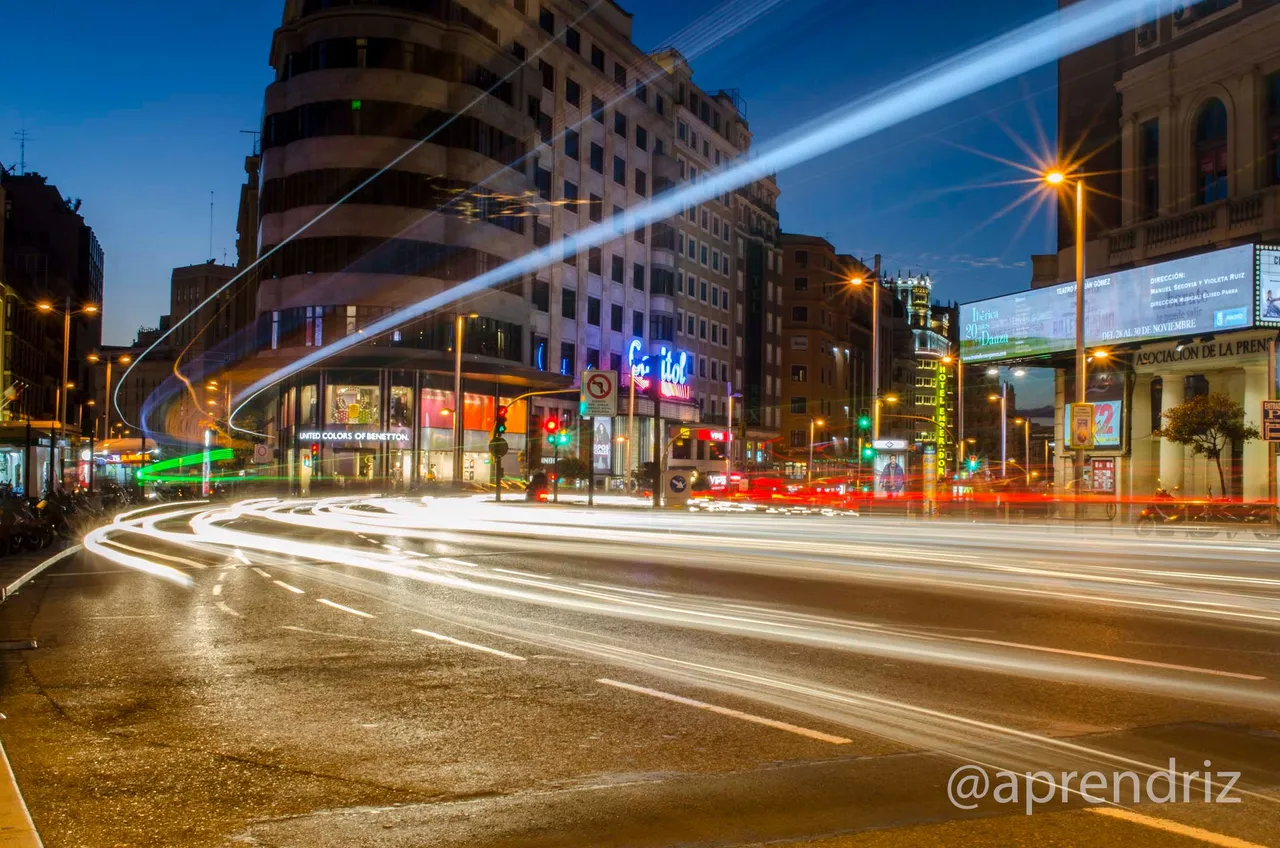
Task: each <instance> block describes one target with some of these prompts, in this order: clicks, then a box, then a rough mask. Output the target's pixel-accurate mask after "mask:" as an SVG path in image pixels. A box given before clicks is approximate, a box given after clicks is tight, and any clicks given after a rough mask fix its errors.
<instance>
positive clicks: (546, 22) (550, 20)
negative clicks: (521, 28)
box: [538, 6, 556, 35]
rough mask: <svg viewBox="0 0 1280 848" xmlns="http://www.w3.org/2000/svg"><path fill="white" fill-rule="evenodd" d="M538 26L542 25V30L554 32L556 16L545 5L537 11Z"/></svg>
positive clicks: (553, 33)
mask: <svg viewBox="0 0 1280 848" xmlns="http://www.w3.org/2000/svg"><path fill="white" fill-rule="evenodd" d="M538 26H540V27H542V30H543V31H544V32H549V33H551V34H552V35H555V34H556V16H555V15H553V14H552V13H551V10H550V9H548V8H546V7H545V6H544V7H542V9H541V10H539V12H538Z"/></svg>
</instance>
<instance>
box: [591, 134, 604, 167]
mask: <svg viewBox="0 0 1280 848" xmlns="http://www.w3.org/2000/svg"><path fill="white" fill-rule="evenodd" d="M591 170H593V171H595V172H596V173H597V174H603V173H604V148H603V147H601V146H600V145H598V144H596V143H595V142H594V141H593V142H591Z"/></svg>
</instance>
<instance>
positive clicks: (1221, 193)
mask: <svg viewBox="0 0 1280 848" xmlns="http://www.w3.org/2000/svg"><path fill="white" fill-rule="evenodd" d="M1196 186H1197V188H1196V199H1197V200H1198V201H1199V202H1200V203H1202V204H1203V203H1213V202H1215V201H1218V200H1225V199H1226V197H1227V107H1226V106H1224V105H1222V101H1221V100H1218V99H1217V98H1216V97H1215V98H1213V99H1211V100H1209V102H1207V103H1205V104H1204V106H1202V107H1200V114H1199V116H1198V117H1197V118H1196Z"/></svg>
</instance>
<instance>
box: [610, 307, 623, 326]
mask: <svg viewBox="0 0 1280 848" xmlns="http://www.w3.org/2000/svg"><path fill="white" fill-rule="evenodd" d="M609 329H610V330H613V331H614V332H615V333H621V332H622V304H621V303H614V304H610V306H609Z"/></svg>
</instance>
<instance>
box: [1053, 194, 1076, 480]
mask: <svg viewBox="0 0 1280 848" xmlns="http://www.w3.org/2000/svg"><path fill="white" fill-rule="evenodd" d="M1045 181H1046V182H1048V183H1049V185H1053V186H1060V185H1063V184H1064V183H1065V182H1066V181H1067V177H1066V175H1065V174H1063V173H1062V171H1050V172H1049V173H1048V174H1045ZM1074 182H1075V189H1076V197H1075V201H1076V203H1075V207H1076V209H1075V211H1076V233H1075V235H1076V403H1078V404H1084V403H1085V353H1084V239H1085V221H1084V192H1085V183H1084V177H1083V176H1077V177H1075V178H1074ZM1083 473H1084V448H1083V447H1078V448H1076V456H1075V473H1074V474H1073V475H1072V476H1073V477H1074V478H1075V479H1076V480H1079V479H1081V475H1082V474H1083ZM1077 491H1078V489H1077Z"/></svg>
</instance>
